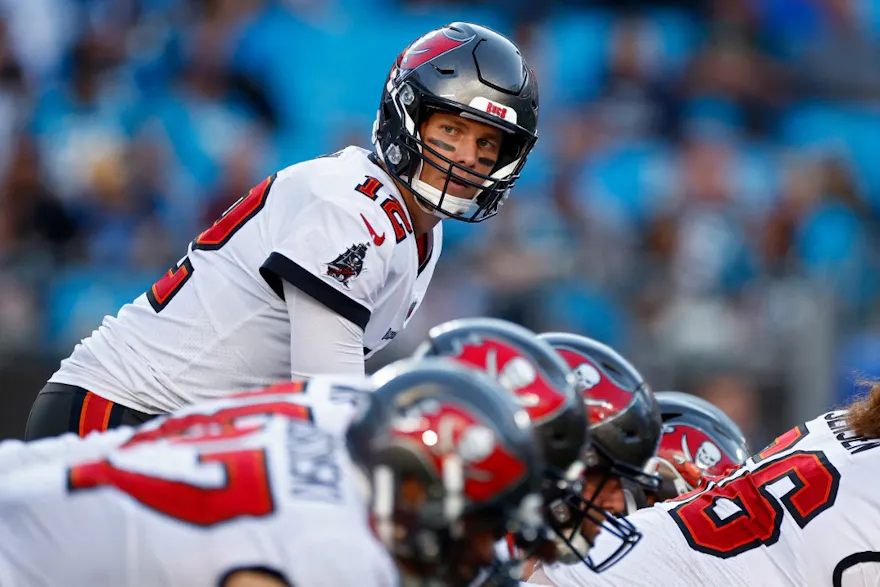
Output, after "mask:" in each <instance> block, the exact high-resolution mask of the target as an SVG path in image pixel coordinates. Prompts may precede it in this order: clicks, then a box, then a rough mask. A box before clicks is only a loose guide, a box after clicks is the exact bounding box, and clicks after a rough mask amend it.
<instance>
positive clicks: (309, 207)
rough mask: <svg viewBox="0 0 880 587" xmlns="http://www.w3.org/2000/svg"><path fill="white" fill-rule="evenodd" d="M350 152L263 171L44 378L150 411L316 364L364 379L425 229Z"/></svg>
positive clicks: (413, 299)
mask: <svg viewBox="0 0 880 587" xmlns="http://www.w3.org/2000/svg"><path fill="white" fill-rule="evenodd" d="M376 161H377V160H376V159H375V157H374V156H372V155H371V154H370V153H369V152H368V151H366V150H364V149H361V148H358V147H348V148H346V149H344V150H342V151H340V152H338V153H334V154H333V155H329V156H326V157H321V158H318V159H314V160H311V161H307V162H304V163H300V164H297V165H293V166H291V167H288V168H286V169H284V170H283V171H280V172H278V173H277V174H275V175H273V176H271V177H269V178H267V179H266V180H264V181H263V182H262V183H260V184H259V185H258V186H256V187H254V188H253V189H252V190H251V191H250V192H248V194H247V195H246V196H244V197H243V198H242V199H241V200H239V202H237V203H236V204H235V205H233V206H232V207H231V208H230V209H229V210H227V211H226V213H225V214H224V215H223V216H222V217H221V218H220V219H219V220H218V221H217V222H216V223H215V224H214V225H213V226H212V227H211V228H209V229H207V230H206V231H204V232H203V233H201V234H200V235H199V236H198V237H197V238H196V239H195V240H193V241H192V242H191V243H190V245H189V248H188V252H187V255H186V256H185V257H184V258H183V259H181V260H180V262H179V263H178V265H177V266H176V267H175V268H173V269H171V270H170V271H169V272H168V273H167V274H166V275H165V276H164V277H163V278H162V279H160V280H159V281H158V282H156V284H155V285H154V286H153V287H152V288H151V290H150V291H148V292H147V293H145V294H144V295H142V296H140V297H139V298H137V299H136V300H135V301H134V302H132V303H130V304H126V305H125V306H123V307H122V309H121V310H120V311H119V313H118V315H117V316H116V317H112V316H108V317H107V318H105V319H104V322H103V324H102V325H101V326H100V328H98V329H97V330H96V331H95V332H93V333H92V335H91V336H90V337H88V338H87V339H85V340H84V341H82V343H81V344H79V345H77V347H76V348H75V349H74V351H73V354H72V355H71V356H70V357H69V358H68V359H66V360H65V361H63V362H62V364H61V367H60V369H59V370H58V371H57V372H56V373H55V374H54V375H53V376H52V377H51V378H50V381H51V382H57V383H65V384H68V385H75V386H78V387H81V388H83V389H86V390H89V391H92V392H94V393H96V394H97V395H99V396H101V397H103V398H105V399H108V400H111V401H113V402H116V403H118V404H121V405H123V406H126V407H129V408H132V409H135V410H138V411H140V412H144V413H148V414H157V413H166V412H171V411H173V410H175V409H177V408H180V407H181V406H184V405H186V404H189V403H192V402H193V401H195V400H199V399H207V398H211V397H222V396H224V395H228V394H231V393H236V392H238V391H241V390H244V389H259V388H261V387H265V386H266V385H271V384H273V383H277V382H279V381H286V380H289V379H291V378H294V379H295V378H299V377H308V376H313V375H316V374H322V373H347V374H355V375H357V374H363V360H364V356H365V355H366V356H370V355H371V354H372V353H374V352H376V351H377V350H378V349H380V348H382V347H384V346H385V345H387V344H388V343H389V342H390V341H391V340H392V339H393V338H394V336H395V335H396V334H397V333H398V332H400V331H401V330H402V329H403V328H404V327H405V326H406V324H407V323H408V321H409V320H410V318H411V316H412V313H413V311H414V310H415V309H416V308H417V307H418V306H419V304H420V303H421V301H422V299H423V297H424V295H425V292H426V291H427V288H428V285H429V283H430V280H431V276H432V274H433V271H434V267H435V265H436V262H437V258H438V256H439V254H440V248H441V240H442V229H441V228H440V225H439V224H438V225H437V227H436V228H434V230H433V232H432V233H430V234H428V235H425V236H423V237H421V238H417V237H416V235H415V234H414V233H413V225H412V219H411V218H410V217H409V213H408V211H407V208H406V205H405V204H404V202H403V200H402V199H401V197H400V194H399V192H398V191H397V188H396V187H395V185H394V183H393V181H392V180H391V178H390V177H389V176H388V175H386V174H385V172H384V171H383V169H382V168H381V167H380V166H379V165H378V164H377V163H376Z"/></svg>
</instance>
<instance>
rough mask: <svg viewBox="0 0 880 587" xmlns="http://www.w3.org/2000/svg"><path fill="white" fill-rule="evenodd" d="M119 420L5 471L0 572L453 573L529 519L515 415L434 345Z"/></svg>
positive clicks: (125, 577) (527, 455) (177, 580)
mask: <svg viewBox="0 0 880 587" xmlns="http://www.w3.org/2000/svg"><path fill="white" fill-rule="evenodd" d="M126 430H127V434H128V438H127V439H126V440H124V441H122V442H121V444H120V443H117V446H115V447H110V446H108V443H106V442H103V443H102V442H101V439H102V437H103V436H104V435H102V434H100V433H99V434H94V435H91V436H90V437H89V438H86V439H78V440H77V442H78V443H80V444H95V445H97V444H101V445H102V448H101V449H98V450H95V452H94V454H92V455H90V456H89V457H85V456H84V454H81V455H80V458H75V459H71V457H69V455H66V454H62V453H58V454H56V455H55V457H54V458H49V457H48V452H46V451H44V452H43V453H42V457H41V459H36V460H32V461H30V462H26V459H25V460H22V461H21V462H20V464H19V466H17V467H9V468H7V469H5V470H4V471H3V472H2V483H0V584H2V585H4V586H10V587H12V586H35V587H36V586H40V587H49V586H55V585H61V584H65V585H93V586H95V587H100V586H107V587H111V586H112V587H118V586H120V585H164V586H169V587H173V586H175V585H181V586H183V585H186V586H187V587H198V586H204V587H216V586H222V587H232V586H235V587H245V586H247V587H257V586H262V585H267V586H271V587H278V586H282V585H286V586H290V585H309V586H320V585H328V586H331V585H332V586H335V585H364V586H371V585H375V586H377V587H378V586H391V585H396V584H398V582H399V579H401V578H403V579H404V581H403V582H404V583H405V582H406V581H407V580H408V579H412V580H419V581H435V582H440V583H441V584H452V585H457V584H466V583H467V582H468V581H469V580H470V579H471V578H472V577H473V576H474V574H475V572H476V571H477V569H479V568H483V567H485V566H487V565H489V564H490V563H491V561H492V559H493V558H494V550H493V546H494V542H495V541H496V540H497V538H498V537H499V536H501V535H502V534H503V533H504V532H505V531H507V530H509V529H518V530H520V531H527V530H529V529H530V528H531V529H533V528H536V527H537V526H538V525H539V524H540V521H541V517H540V511H539V509H538V508H539V506H540V497H539V495H538V494H537V492H538V491H539V490H540V481H541V476H542V473H543V470H544V465H543V463H542V460H541V454H540V452H539V451H538V449H537V447H536V446H535V444H534V442H533V434H532V428H531V425H530V422H529V419H528V416H527V415H526V414H525V413H524V412H523V411H522V410H521V409H520V408H519V407H518V406H517V405H516V403H515V402H514V401H513V398H511V397H510V394H509V393H508V392H507V391H506V390H503V389H502V388H500V386H498V384H497V383H496V382H495V381H493V380H492V379H491V378H489V377H488V376H486V375H484V374H482V373H479V372H477V371H476V370H472V369H466V368H464V367H462V366H460V365H456V364H451V363H450V362H447V361H443V360H436V359H435V360H433V361H423V362H418V363H416V362H408V363H403V364H400V363H398V364H395V365H392V366H390V367H388V368H386V369H385V370H382V371H380V372H379V373H377V374H376V376H375V377H374V378H373V379H372V380H371V381H367V382H362V383H361V384H360V385H352V384H351V382H350V381H345V380H343V382H342V383H338V382H334V379H333V378H330V377H327V378H320V377H319V378H315V379H312V380H311V381H309V382H308V383H289V384H282V385H277V386H274V387H272V388H269V389H267V390H264V391H262V392H256V393H249V394H246V395H242V396H238V397H231V396H230V397H226V398H223V399H218V400H213V401H207V402H204V403H201V404H199V405H195V406H191V407H188V408H184V409H182V410H180V411H177V412H175V413H174V414H172V415H170V416H165V417H161V418H158V419H154V420H153V421H151V422H149V423H147V424H145V425H143V426H141V427H139V428H137V429H119V432H118V433H117V435H118V434H119V433H121V432H123V431H126ZM55 440H56V439H48V440H43V441H36V442H34V443H30V444H29V445H25V446H24V447H21V445H17V446H18V447H19V449H22V450H26V451H28V450H34V449H35V447H37V446H38V445H40V444H42V443H47V442H53V441H55ZM109 444H113V443H109ZM2 446H3V445H0V447H2ZM39 460H42V462H41V463H40V462H37V461H39ZM532 531H534V530H532Z"/></svg>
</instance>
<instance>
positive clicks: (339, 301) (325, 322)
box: [260, 177, 395, 377]
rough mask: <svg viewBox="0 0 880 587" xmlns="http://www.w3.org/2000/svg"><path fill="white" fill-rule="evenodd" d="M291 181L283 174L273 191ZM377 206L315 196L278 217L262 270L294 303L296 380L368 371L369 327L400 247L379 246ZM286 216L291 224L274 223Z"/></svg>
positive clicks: (289, 304) (278, 292)
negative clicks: (371, 230)
mask: <svg viewBox="0 0 880 587" xmlns="http://www.w3.org/2000/svg"><path fill="white" fill-rule="evenodd" d="M291 181H293V179H292V178H291V177H287V178H281V177H279V179H278V180H277V181H276V186H275V188H273V189H278V190H284V191H286V190H293V189H296V188H295V186H290V185H287V182H291ZM282 201H283V200H282ZM377 210H378V206H377V207H376V210H372V209H371V208H363V207H362V208H358V207H356V206H354V205H352V206H351V207H343V206H341V205H338V204H336V203H334V202H332V201H329V200H325V199H321V198H318V197H317V196H315V197H313V198H312V200H311V201H310V202H309V203H308V204H306V205H305V207H304V208H303V209H301V210H296V211H284V209H283V208H282V209H281V210H280V212H281V213H279V214H277V215H276V216H277V217H276V216H273V217H272V225H271V226H272V228H271V229H270V232H272V233H273V234H275V235H277V237H276V240H275V242H273V243H272V245H273V246H272V247H271V253H270V254H269V256H268V258H267V259H266V261H265V263H264V264H263V266H262V267H261V269H260V273H261V275H262V276H263V278H264V279H265V280H266V282H267V284H268V285H269V286H270V287H271V288H272V290H273V291H274V292H275V294H276V295H278V296H280V297H282V298H284V301H285V303H286V304H287V308H288V313H289V316H290V325H291V371H292V373H291V374H292V376H293V377H308V376H313V375H317V374H321V373H342V374H355V375H357V374H362V373H363V371H364V358H363V349H364V338H363V337H364V329H365V328H366V326H367V323H368V322H369V320H370V316H371V314H372V311H373V308H374V307H375V305H376V302H377V300H378V298H379V295H380V293H381V291H382V290H383V288H384V286H385V285H386V282H387V276H388V273H389V267H390V264H391V256H392V251H393V247H394V246H395V243H394V242H393V241H391V240H390V239H389V242H381V243H380V244H379V245H376V244H375V242H374V240H373V239H372V237H371V235H370V233H369V232H368V228H367V223H368V222H369V223H370V225H371V226H380V222H382V219H381V218H379V217H378V216H377V215H376V214H377ZM283 217H287V218H288V219H289V220H288V225H284V224H274V223H275V222H276V221H279V222H280V220H278V219H279V218H283ZM365 221H366V222H365ZM270 238H271V237H270Z"/></svg>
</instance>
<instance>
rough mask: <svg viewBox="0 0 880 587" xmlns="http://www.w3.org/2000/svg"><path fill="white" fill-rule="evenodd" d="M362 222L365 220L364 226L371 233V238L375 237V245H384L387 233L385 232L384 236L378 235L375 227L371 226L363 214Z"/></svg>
mask: <svg viewBox="0 0 880 587" xmlns="http://www.w3.org/2000/svg"><path fill="white" fill-rule="evenodd" d="M361 220H363V221H364V224H366V225H367V230H368V231H369V232H370V236H371V237H373V244H374V245H376V246H377V247H381V246H382V243H384V242H385V233H384V232H383V233H382V236H379V235H378V234H376V231H375V230H373V227H372V226H370V223H369V221H367V219H366V217H365V216H364V215H363V214H361Z"/></svg>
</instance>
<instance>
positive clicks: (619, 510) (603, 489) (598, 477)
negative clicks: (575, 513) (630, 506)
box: [581, 473, 626, 542]
mask: <svg viewBox="0 0 880 587" xmlns="http://www.w3.org/2000/svg"><path fill="white" fill-rule="evenodd" d="M583 497H584V499H587V500H590V501H592V502H593V504H594V505H596V506H598V507H600V508H602V509H604V510H605V511H607V512H608V513H609V514H612V515H618V516H622V515H624V514H625V513H626V500H625V498H624V494H623V486H622V485H621V483H620V478H619V477H614V476H608V475H606V474H605V473H593V474H589V475H587V480H586V483H585V485H584V491H583ZM590 516H591V517H600V514H599V513H598V512H596V511H595V510H593V511H592V512H591V513H590ZM601 521H602V520H601V519H596V520H593V519H590V518H587V519H585V520H584V523H583V525H582V526H581V534H583V535H584V537H585V538H586V539H587V540H589V541H590V542H593V541H594V540H595V539H596V536H598V535H599V531H600V530H601V528H600V526H599V524H598V523H597V522H601Z"/></svg>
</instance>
